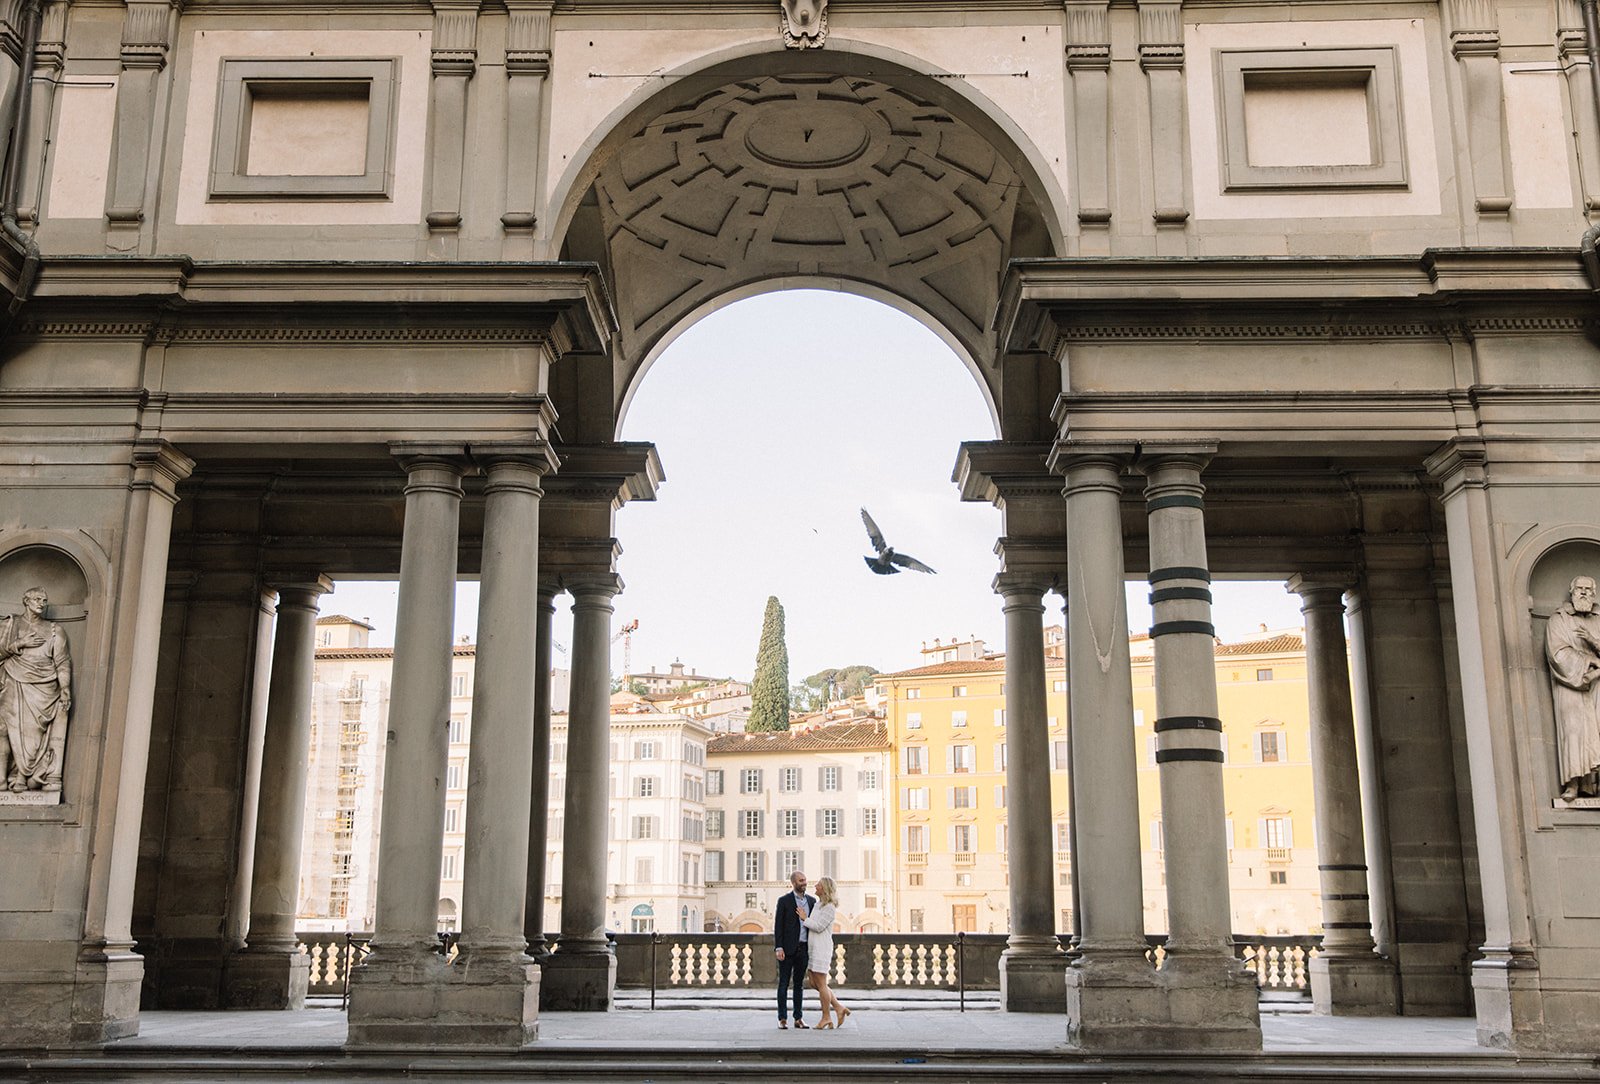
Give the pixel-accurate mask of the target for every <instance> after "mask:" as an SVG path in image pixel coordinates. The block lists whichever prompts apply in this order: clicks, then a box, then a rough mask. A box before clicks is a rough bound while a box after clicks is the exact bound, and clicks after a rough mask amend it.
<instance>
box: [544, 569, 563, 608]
mask: <svg viewBox="0 0 1600 1084" xmlns="http://www.w3.org/2000/svg"><path fill="white" fill-rule="evenodd" d="M565 590H566V588H564V587H562V586H561V581H560V580H559V579H557V578H555V577H554V576H550V577H545V576H541V577H539V606H540V608H542V609H546V610H549V611H550V612H552V613H554V612H555V608H556V596H557V595H559V594H561V593H562V592H563V591H565Z"/></svg>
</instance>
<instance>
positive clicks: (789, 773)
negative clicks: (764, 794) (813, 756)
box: [778, 768, 800, 794]
mask: <svg viewBox="0 0 1600 1084" xmlns="http://www.w3.org/2000/svg"><path fill="white" fill-rule="evenodd" d="M780 778H781V782H780V783H779V785H778V789H779V790H781V791H783V793H785V794H794V793H796V792H798V791H799V790H800V769H799V768H784V769H782V774H781V777H780Z"/></svg>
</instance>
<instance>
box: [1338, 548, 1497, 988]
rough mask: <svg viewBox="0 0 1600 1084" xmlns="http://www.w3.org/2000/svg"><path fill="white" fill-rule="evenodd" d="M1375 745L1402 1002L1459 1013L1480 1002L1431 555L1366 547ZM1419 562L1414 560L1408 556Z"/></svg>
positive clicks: (1365, 607)
mask: <svg viewBox="0 0 1600 1084" xmlns="http://www.w3.org/2000/svg"><path fill="white" fill-rule="evenodd" d="M1363 548H1364V552H1365V556H1366V571H1365V572H1364V573H1363V576H1362V582H1361V584H1360V588H1359V590H1360V592H1361V595H1362V598H1363V623H1364V625H1365V630H1364V631H1365V634H1366V636H1367V640H1368V644H1367V646H1368V652H1367V659H1366V663H1367V671H1368V681H1369V683H1370V688H1369V695H1370V698H1371V706H1372V724H1373V729H1374V738H1375V741H1374V749H1375V751H1376V753H1377V758H1378V760H1379V761H1380V763H1381V769H1380V774H1379V779H1380V780H1381V781H1382V791H1381V800H1382V802H1383V803H1384V805H1385V807H1386V810H1387V814H1386V817H1385V825H1386V828H1387V833H1388V840H1387V843H1388V846H1387V847H1386V848H1385V850H1386V855H1385V857H1386V858H1387V860H1388V863H1389V868H1388V871H1387V873H1388V877H1387V880H1388V883H1389V886H1390V891H1391V892H1392V897H1391V900H1390V905H1391V908H1392V920H1393V936H1394V943H1393V947H1392V949H1391V957H1390V958H1391V959H1392V960H1393V961H1394V964H1395V967H1396V968H1397V970H1398V973H1399V984H1400V989H1399V1003H1400V1011H1401V1012H1402V1013H1404V1014H1405V1015H1407V1016H1459V1015H1462V1014H1464V1013H1467V1012H1469V1011H1470V1010H1471V1007H1472V994H1471V989H1470V981H1469V974H1470V965H1469V958H1470V955H1471V950H1472V948H1473V946H1471V945H1469V944H1468V941H1467V935H1468V926H1469V920H1468V911H1467V903H1466V896H1467V882H1466V866H1465V860H1464V854H1463V848H1462V842H1461V819H1460V812H1459V806H1458V803H1457V796H1456V776H1455V750H1454V744H1453V740H1452V733H1451V731H1452V726H1451V719H1450V709H1449V707H1448V705H1447V703H1446V698H1447V696H1448V695H1449V694H1448V682H1447V680H1446V674H1445V668H1444V640H1443V636H1442V633H1441V630H1440V627H1439V604H1438V599H1437V597H1436V596H1435V594H1434V590H1433V582H1432V573H1431V570H1430V569H1429V568H1428V567H1427V561H1428V559H1429V557H1430V554H1428V553H1427V552H1425V550H1424V548H1422V547H1416V548H1414V549H1411V551H1410V552H1409V553H1407V552H1402V551H1401V549H1402V548H1399V547H1390V546H1379V545H1377V544H1370V545H1364V547H1363ZM1408 564H1409V565H1411V566H1412V567H1405V566H1406V565H1408Z"/></svg>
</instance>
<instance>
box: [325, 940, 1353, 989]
mask: <svg viewBox="0 0 1600 1084" xmlns="http://www.w3.org/2000/svg"><path fill="white" fill-rule="evenodd" d="M1059 936H1060V940H1061V944H1062V947H1063V948H1068V947H1070V942H1071V939H1070V937H1068V936H1067V935H1065V934H1062V935H1059ZM546 937H547V939H548V941H549V942H550V944H551V945H554V944H555V942H556V941H557V940H559V938H558V937H557V935H556V934H547V935H546ZM371 938H372V935H371V934H370V933H349V934H344V933H301V934H300V951H301V952H303V953H305V954H306V955H307V956H309V957H310V958H311V976H310V987H309V990H308V992H309V993H311V994H312V995H314V996H324V997H326V996H332V997H343V996H344V995H345V994H346V992H347V991H348V989H349V982H350V969H351V968H352V967H353V966H355V965H356V964H359V963H360V962H361V961H362V960H363V959H365V958H366V955H367V943H368V941H370V940H371ZM611 939H612V941H613V943H614V945H615V949H616V954H617V986H618V988H619V989H638V990H643V989H657V990H670V989H685V990H688V989H708V988H710V989H756V990H764V989H767V988H771V987H776V985H777V981H778V965H777V957H776V956H775V954H774V953H773V951H772V936H771V935H770V934H755V933H671V934H648V933H619V934H612V935H611ZM1233 940H1234V952H1235V954H1236V955H1237V956H1238V957H1239V959H1240V960H1241V961H1243V963H1244V966H1245V969H1246V970H1248V971H1250V972H1251V973H1252V974H1254V975H1255V977H1256V984H1257V985H1258V986H1259V987H1260V988H1261V990H1262V991H1263V992H1267V991H1271V992H1273V993H1277V994H1298V995H1301V996H1303V997H1308V998H1309V997H1310V996H1311V985H1310V963H1311V960H1312V959H1313V958H1314V957H1315V956H1316V955H1317V954H1318V953H1319V952H1320V951H1321V944H1322V938H1321V937H1319V936H1315V935H1299V936H1276V937H1265V936H1248V935H1245V934H1235V935H1234V938H1233ZM1005 947H1006V935H1005V934H998V933H996V934H976V933H969V934H963V935H961V936H959V937H958V936H957V935H955V934H935V933H841V934H835V935H834V938H833V960H832V961H831V977H830V981H831V982H832V984H833V985H836V986H840V987H845V988H847V989H852V990H886V989H899V990H950V991H954V990H957V989H962V988H964V989H966V990H998V989H999V988H1000V954H1001V952H1003V951H1004V950H1005ZM454 949H455V935H454V934H441V935H440V951H441V952H443V953H444V954H445V955H446V956H451V955H453V954H454ZM1146 955H1147V958H1148V959H1149V960H1150V963H1151V966H1152V967H1156V968H1159V967H1161V965H1162V963H1163V962H1164V961H1165V959H1166V948H1165V943H1164V939H1163V938H1160V937H1152V938H1150V949H1149V951H1148V953H1147V954H1146ZM1063 966H1065V961H1063Z"/></svg>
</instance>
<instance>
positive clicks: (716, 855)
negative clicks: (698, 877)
mask: <svg viewBox="0 0 1600 1084" xmlns="http://www.w3.org/2000/svg"><path fill="white" fill-rule="evenodd" d="M722 861H723V854H722V852H721V851H707V852H706V880H707V881H720V880H722V879H723V878H722Z"/></svg>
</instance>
